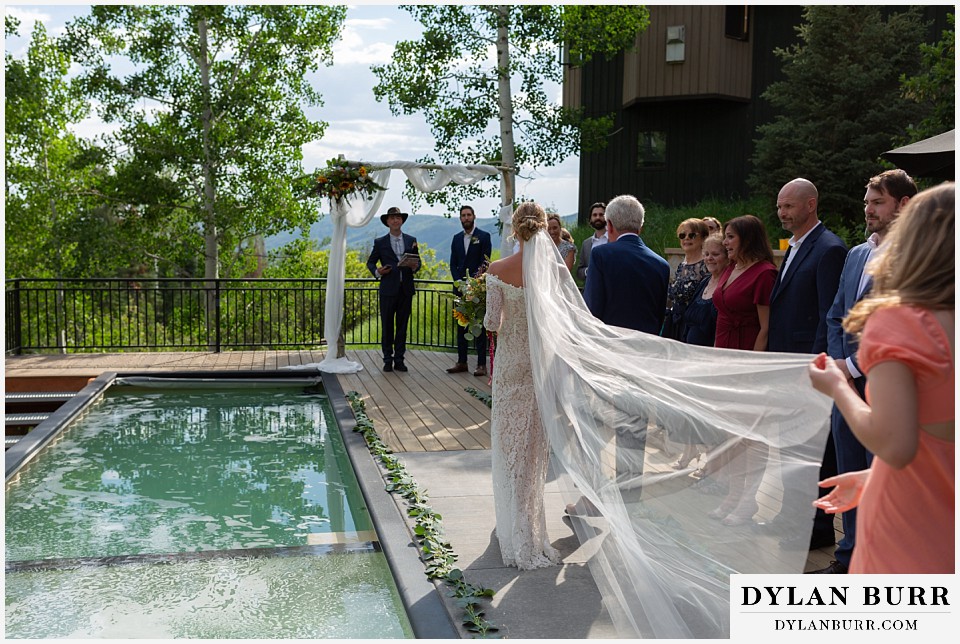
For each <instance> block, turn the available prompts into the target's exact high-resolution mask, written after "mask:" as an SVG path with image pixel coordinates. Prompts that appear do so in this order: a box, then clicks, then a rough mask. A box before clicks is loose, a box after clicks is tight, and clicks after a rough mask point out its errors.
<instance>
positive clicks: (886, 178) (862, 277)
mask: <svg viewBox="0 0 960 644" xmlns="http://www.w3.org/2000/svg"><path fill="white" fill-rule="evenodd" d="M866 188H867V192H866V194H865V195H864V197H863V204H864V208H863V212H864V216H865V218H866V225H867V232H868V233H870V237H869V238H868V239H867V241H866V242H864V243H863V244H860V245H859V246H855V247H854V248H853V249H851V250H850V252H849V253H848V254H847V261H846V262H845V263H844V265H843V271H842V272H841V274H840V286H839V288H838V289H837V296H836V298H835V299H834V300H833V305H832V306H831V307H830V311H829V312H828V313H827V354H828V355H829V356H830V357H831V358H833V359H834V360H835V361H836V363H837V366H838V367H840V370H841V371H843V372H844V374H846V376H847V382H849V383H850V384H851V385H852V386H853V387H854V388H855V389H856V390H857V393H859V394H860V397H861V398H864V397H865V396H864V391H865V388H866V386H867V379H866V378H865V377H864V375H863V374H862V373H860V369H859V365H858V363H857V348H858V347H859V343H858V342H857V340H856V338H854V337H853V336H851V335H850V334H848V333H847V332H846V331H844V330H843V319H844V318H845V317H846V316H847V314H848V313H849V312H850V309H852V308H853V306H854V305H855V304H856V303H857V302H859V301H860V300H861V299H863V296H864V295H866V293H867V292H868V291H869V290H870V276H869V274H866V273H864V269H865V268H866V266H867V264H868V263H869V261H870V258H871V257H872V256H873V254H874V253H875V252H876V250H877V247H878V246H879V245H880V244H881V243H882V242H883V240H884V239H885V238H886V236H887V233H888V232H889V229H890V224H892V223H893V221H894V220H895V219H896V218H897V216H898V215H899V214H900V211H901V210H903V208H904V206H906V205H907V202H909V201H910V198H911V197H913V196H914V195H915V194H917V184H916V183H914V181H913V179H912V178H910V175H908V174H907V173H906V172H904V171H903V170H899V169H898V170H887V171H886V172H881V173H880V174H878V175H877V176H875V177H872V178H871V179H870V181H868V182H867V186H866ZM830 429H831V435H832V437H833V444H834V446H835V448H836V456H837V471H838V472H839V473H840V474H845V473H847V472H856V471H858V470H865V469H867V468H868V467H870V462H871V461H872V460H873V454H871V453H870V452H868V451H867V449H866V448H865V447H864V446H863V445H862V444H861V443H860V441H859V440H857V437H856V436H854V434H853V432H852V431H851V430H850V426H849V425H848V424H847V421H846V420H844V418H843V415H842V414H841V413H840V411H839V410H838V409H837V407H836V406H834V408H833V412H832V414H831V417H830ZM841 518H842V520H843V539H841V540H840V543H839V544H837V549H836V551H834V554H833V556H834V560H833V561H831V562H830V565H829V566H827V567H826V568H822V569H820V570H817V571H815V572H817V573H826V574H843V573H846V572H847V569H848V568H849V567H850V559H851V557H852V556H853V549H854V547H855V545H856V540H857V536H856V535H857V511H856V509H853V510H847V511H845V512H844V513H843V515H842V517H841ZM917 547H918V548H919V547H922V545H921V544H917Z"/></svg>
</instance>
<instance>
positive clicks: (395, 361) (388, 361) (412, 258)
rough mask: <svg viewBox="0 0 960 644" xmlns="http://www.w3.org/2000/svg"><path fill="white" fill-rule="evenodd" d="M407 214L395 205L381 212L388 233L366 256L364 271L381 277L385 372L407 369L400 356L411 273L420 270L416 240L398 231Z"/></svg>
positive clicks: (411, 288)
mask: <svg viewBox="0 0 960 644" xmlns="http://www.w3.org/2000/svg"><path fill="white" fill-rule="evenodd" d="M407 216H408V215H407V213H405V212H400V209H399V208H395V207H394V208H390V209H389V210H387V214H385V215H380V221H382V222H383V225H384V226H386V227H387V228H389V229H390V232H389V233H387V234H386V235H384V236H383V237H377V238H376V239H375V240H373V251H372V252H371V253H370V258H369V259H367V270H369V271H370V272H371V273H372V274H373V276H374V277H376V278H377V279H378V280H380V289H379V293H380V332H381V338H380V344H381V347H382V348H383V370H384V371H393V370H397V371H407V366H406V364H405V363H404V361H403V357H404V354H405V353H406V350H407V347H406V341H407V323H408V322H409V321H410V311H411V309H412V307H413V293H414V291H415V290H416V289H415V287H414V283H413V274H414V273H416V272H417V271H418V270H420V256H419V251H418V249H417V239H416V238H415V237H413V236H412V235H407V234H406V233H403V232H401V230H400V228H401V227H402V226H403V224H404V222H406V221H407ZM378 264H379V266H378Z"/></svg>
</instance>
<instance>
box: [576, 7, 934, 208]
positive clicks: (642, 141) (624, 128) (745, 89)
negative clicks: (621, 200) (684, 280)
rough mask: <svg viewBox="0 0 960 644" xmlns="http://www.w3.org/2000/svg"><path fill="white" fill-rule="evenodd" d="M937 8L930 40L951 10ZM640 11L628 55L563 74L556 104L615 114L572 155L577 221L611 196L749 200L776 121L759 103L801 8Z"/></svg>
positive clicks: (792, 39) (793, 35)
mask: <svg viewBox="0 0 960 644" xmlns="http://www.w3.org/2000/svg"><path fill="white" fill-rule="evenodd" d="M891 9H892V8H891ZM936 9H940V11H936V10H935V11H933V12H930V11H928V12H927V13H928V18H933V19H934V28H933V29H932V30H931V32H932V34H931V35H934V36H936V37H937V38H938V37H939V35H940V32H941V30H942V29H944V28H946V11H947V10H952V8H951V7H937V8H936ZM649 10H650V26H649V27H648V28H647V29H646V31H644V32H643V33H642V34H640V35H639V36H638V37H637V42H636V47H635V50H634V51H627V52H623V53H621V54H620V55H618V56H617V57H616V58H614V59H613V60H610V61H604V60H602V59H600V60H595V61H591V62H590V63H587V64H586V65H584V66H583V67H571V66H567V67H566V71H565V75H564V86H563V102H564V105H565V106H568V107H581V106H582V107H583V108H584V109H585V112H586V114H587V115H588V116H600V115H604V114H610V113H613V114H615V115H616V122H615V125H614V128H613V132H612V134H611V135H610V137H609V141H608V145H607V147H606V148H605V149H604V150H603V151H601V152H581V155H580V196H579V203H578V206H579V213H580V221H581V223H582V222H583V221H585V218H586V216H587V213H588V209H589V206H590V204H591V203H593V202H595V201H606V200H609V199H611V198H612V197H615V196H616V195H619V194H633V195H637V197H638V198H640V200H641V201H644V202H656V203H659V204H662V205H666V206H675V205H685V204H692V203H696V202H698V201H701V200H703V199H706V198H710V197H717V198H720V199H728V198H738V197H746V196H747V195H748V194H749V192H748V188H747V184H746V179H747V176H748V174H749V171H750V158H751V156H752V154H753V148H754V144H753V140H754V139H755V138H756V137H757V127H758V126H759V125H761V124H763V123H766V122H769V121H771V120H772V119H773V116H774V115H773V112H772V109H771V106H770V105H769V103H767V102H766V101H764V100H761V99H760V98H759V97H760V95H761V94H762V93H763V92H764V91H765V90H766V88H767V87H768V86H769V85H770V83H772V82H774V81H777V80H780V79H782V77H783V75H782V72H781V61H780V59H779V58H777V57H776V56H775V55H774V53H773V52H774V50H775V49H777V48H785V47H789V46H790V45H793V44H795V43H797V42H798V40H799V37H798V35H797V30H796V27H797V26H798V25H800V24H801V22H802V12H803V7H801V6H749V5H737V6H723V5H689V6H668V5H654V6H649ZM935 39H936V38H934V40H935Z"/></svg>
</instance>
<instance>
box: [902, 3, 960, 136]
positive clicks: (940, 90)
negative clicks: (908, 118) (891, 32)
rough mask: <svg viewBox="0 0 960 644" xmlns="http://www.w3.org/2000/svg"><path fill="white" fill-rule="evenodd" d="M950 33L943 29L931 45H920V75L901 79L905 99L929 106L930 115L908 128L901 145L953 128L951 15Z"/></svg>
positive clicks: (950, 17) (954, 50)
mask: <svg viewBox="0 0 960 644" xmlns="http://www.w3.org/2000/svg"><path fill="white" fill-rule="evenodd" d="M947 21H948V22H949V23H950V26H951V29H945V30H944V31H943V33H942V34H941V35H940V40H939V41H938V42H936V43H934V44H932V45H931V44H927V43H923V44H921V45H920V53H921V55H922V69H923V71H922V72H921V73H919V74H917V75H916V76H912V77H908V76H907V75H906V74H901V75H900V83H901V88H902V91H903V95H904V97H905V98H907V99H909V100H912V101H915V102H917V103H918V104H920V105H932V106H933V112H932V113H930V114H928V115H927V116H926V117H925V118H924V119H923V120H921V121H920V122H919V123H918V124H916V125H910V126H909V127H908V128H907V134H908V138H906V139H904V140H902V141H900V143H903V144H906V143H913V142H915V141H920V140H922V139H926V138H929V137H931V136H935V135H937V134H942V133H943V132H946V131H948V130H952V129H953V128H954V127H956V109H957V108H956V105H957V104H956V96H955V95H956V88H957V75H956V60H955V59H956V55H957V48H956V34H955V32H954V29H953V28H952V27H953V25H954V14H952V13H951V14H948V15H947Z"/></svg>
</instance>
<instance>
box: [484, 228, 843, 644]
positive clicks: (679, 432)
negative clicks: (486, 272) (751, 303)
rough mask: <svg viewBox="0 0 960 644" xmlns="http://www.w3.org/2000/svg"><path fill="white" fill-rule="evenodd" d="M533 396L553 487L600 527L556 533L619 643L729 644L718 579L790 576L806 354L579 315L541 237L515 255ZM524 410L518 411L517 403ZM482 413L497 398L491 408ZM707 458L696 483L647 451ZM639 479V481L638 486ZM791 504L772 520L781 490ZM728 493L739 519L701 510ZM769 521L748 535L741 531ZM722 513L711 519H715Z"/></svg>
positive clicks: (724, 585) (812, 423) (798, 560)
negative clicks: (660, 333) (655, 436)
mask: <svg viewBox="0 0 960 644" xmlns="http://www.w3.org/2000/svg"><path fill="white" fill-rule="evenodd" d="M523 253H524V255H523V276H524V285H525V293H526V304H527V320H528V325H529V338H530V360H531V364H532V368H533V379H534V390H535V392H533V393H532V394H531V395H533V394H534V393H535V396H536V401H537V404H538V407H539V410H540V415H541V419H542V421H543V426H544V429H545V431H546V433H547V436H548V438H549V442H550V446H551V450H552V454H553V458H554V459H555V470H556V471H557V472H559V475H558V478H559V482H560V487H561V489H562V490H563V491H564V492H565V494H566V496H567V497H568V498H567V500H568V501H570V502H575V501H577V500H578V498H579V497H581V496H583V497H586V498H587V499H589V501H590V502H592V503H593V504H594V505H595V506H596V507H597V508H598V509H599V514H600V516H598V517H591V518H583V519H581V518H575V519H573V520H572V521H571V524H572V525H573V527H574V529H575V531H576V532H577V534H578V537H579V538H580V540H581V543H582V545H581V551H583V552H585V553H588V554H589V560H588V563H589V566H590V569H591V572H592V573H593V576H594V579H595V580H596V582H597V585H598V587H599V589H600V591H601V594H602V595H603V597H604V604H605V606H606V608H607V609H608V610H609V612H610V614H611V616H612V617H613V620H614V623H615V625H616V626H617V628H618V631H619V632H620V634H621V635H622V636H625V637H634V638H636V637H642V638H651V637H655V638H674V639H688V638H724V637H727V638H728V637H729V614H730V613H729V597H728V591H729V580H730V574H732V573H801V572H803V566H804V562H805V560H806V557H807V551H806V546H805V544H804V543H803V537H801V540H800V541H801V546H802V547H801V548H799V549H788V548H784V547H781V539H783V538H784V537H796V536H797V535H804V534H805V535H806V538H807V539H809V535H810V533H811V531H812V527H813V522H812V521H813V514H814V508H813V507H812V505H811V502H812V501H813V499H814V498H815V497H816V491H817V475H818V471H819V465H820V461H821V459H822V456H823V450H824V446H825V442H826V438H827V432H828V431H829V420H830V407H831V402H830V400H829V399H828V398H827V397H826V396H823V395H821V394H820V393H818V392H817V391H815V390H814V389H813V388H812V386H811V385H810V383H809V378H808V376H807V365H808V363H809V362H810V359H811V357H810V356H807V355H799V354H785V353H767V352H752V351H734V350H727V349H714V348H710V347H698V346H692V345H686V344H683V343H680V342H676V341H674V340H669V339H664V338H660V337H656V336H653V335H649V334H645V333H640V332H637V331H632V330H629V329H622V328H619V327H612V326H606V325H604V324H603V323H602V322H600V321H599V320H598V319H596V318H595V317H593V315H591V314H590V312H589V310H588V309H587V307H586V305H585V303H584V301H583V298H582V297H581V295H580V292H579V291H578V290H577V287H576V284H575V283H574V281H573V279H572V277H571V276H570V273H569V271H567V269H566V267H565V266H564V264H563V262H562V260H561V259H560V256H559V254H558V252H557V250H556V246H555V245H554V244H553V242H552V240H551V239H550V238H549V237H548V236H547V234H546V233H545V232H540V233H538V234H537V235H535V236H534V237H533V238H532V239H531V240H530V241H529V242H527V243H526V244H525V245H524V248H523ZM531 402H533V401H531ZM493 404H494V405H496V404H497V401H496V400H494V402H493ZM657 425H660V426H662V427H665V428H666V431H667V432H668V435H669V437H670V439H671V440H673V441H676V445H677V447H678V451H679V447H680V446H682V444H683V443H684V442H688V441H689V442H691V443H694V444H699V445H703V446H704V447H705V448H706V449H709V458H708V468H710V471H711V473H710V475H709V476H708V477H707V478H706V479H704V482H703V483H699V484H698V482H697V479H696V478H695V477H693V476H691V473H692V472H693V470H694V469H695V467H696V465H693V466H690V467H688V468H686V469H684V470H680V471H676V470H674V469H673V468H672V467H671V462H672V461H673V459H674V458H675V454H676V453H675V452H674V454H673V456H672V457H668V456H666V455H665V454H664V453H663V450H662V448H661V447H659V446H658V445H657V444H653V442H652V441H651V440H647V442H646V445H644V444H643V440H644V438H645V436H646V428H647V427H650V428H654V427H656V426H657ZM641 470H642V474H640V472H641ZM784 480H788V481H791V484H792V485H795V486H797V489H798V490H799V491H801V492H803V493H806V496H805V498H803V499H800V500H799V501H798V504H797V505H796V506H793V507H781V495H782V489H783V483H782V482H783V481H784ZM713 485H717V486H724V485H725V486H726V489H728V490H729V489H731V488H730V486H735V487H734V488H733V489H734V490H741V492H739V493H738V494H737V495H735V496H734V500H735V502H736V503H737V504H738V505H739V506H741V508H745V510H743V511H742V513H743V514H745V516H746V518H745V519H743V520H741V521H736V520H735V521H732V522H731V523H730V524H729V525H728V524H725V523H724V522H723V521H721V520H720V519H719V518H718V519H714V518H710V517H709V516H708V515H709V513H710V512H711V511H712V510H714V509H715V508H717V507H718V506H719V505H721V501H723V499H724V495H723V494H716V493H712V492H711V490H710V487H709V486H713ZM754 509H755V510H756V515H757V517H756V520H757V521H761V520H767V521H769V520H770V519H772V518H773V517H774V515H779V518H778V520H777V521H776V522H774V523H773V524H770V525H768V526H764V527H761V526H758V525H757V524H756V523H755V522H754V520H751V518H752V517H753V515H754V514H755V512H754ZM723 516H726V515H725V514H724V515H723Z"/></svg>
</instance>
